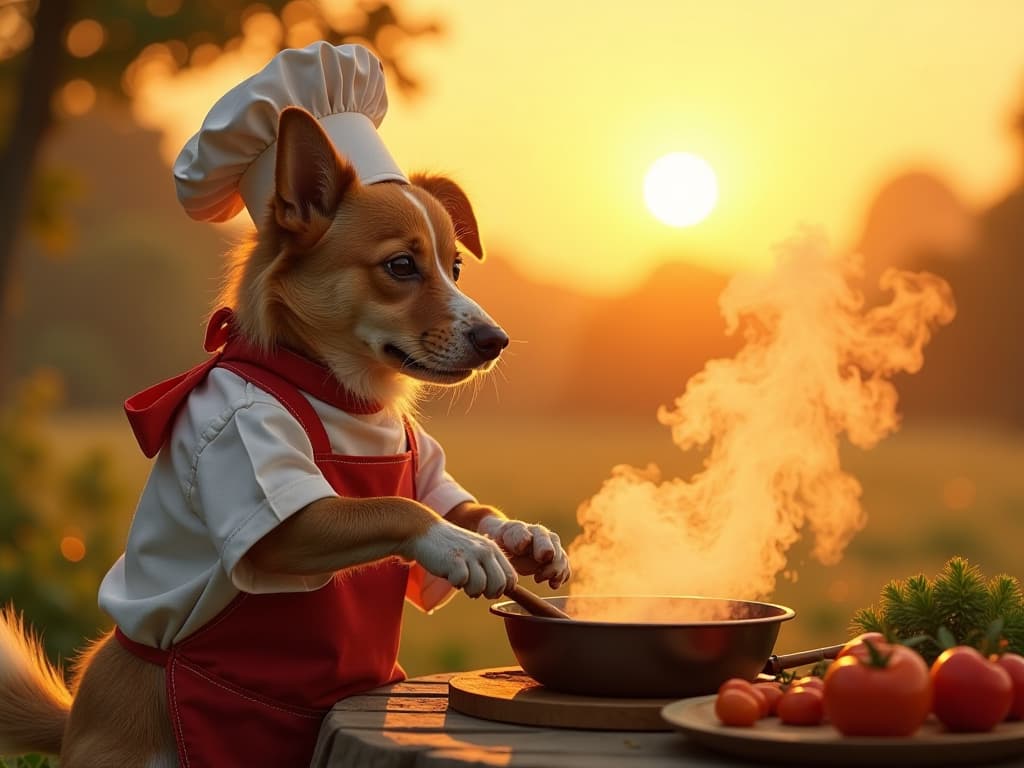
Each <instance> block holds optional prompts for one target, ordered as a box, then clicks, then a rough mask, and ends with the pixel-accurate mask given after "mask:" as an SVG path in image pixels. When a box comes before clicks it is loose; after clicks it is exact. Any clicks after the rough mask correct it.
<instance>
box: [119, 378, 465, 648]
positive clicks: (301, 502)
mask: <svg viewBox="0 0 1024 768" xmlns="http://www.w3.org/2000/svg"><path fill="white" fill-rule="evenodd" d="M307 398H308V399H309V402H310V404H311V405H312V406H313V408H314V410H315V411H316V413H317V415H318V416H319V417H320V419H321V420H322V421H323V424H324V427H325V429H326V430H327V435H328V437H329V439H330V442H331V448H332V451H333V452H334V453H337V454H344V455H349V456H385V455H392V454H396V453H402V452H404V451H405V450H407V448H406V444H405V443H406V438H405V431H404V428H403V425H402V422H401V420H400V419H398V418H396V417H394V416H392V415H389V414H387V413H386V412H384V411H381V412H378V413H374V414H352V413H347V412H345V411H342V410H340V409H338V408H335V407H334V406H331V405H328V404H327V403H324V402H322V401H320V400H317V399H315V398H313V397H310V396H308V395H307ZM413 430H414V433H415V438H416V442H417V448H418V450H419V462H418V468H417V473H416V489H417V493H418V495H419V500H420V501H421V502H422V503H423V504H425V505H427V506H428V507H430V508H431V509H433V510H434V511H436V512H437V513H438V514H440V515H445V514H447V513H448V512H449V511H450V510H451V509H452V508H454V507H455V506H456V505H458V504H460V503H462V502H464V501H472V500H473V497H472V495H471V494H469V493H468V492H467V491H466V490H465V489H463V488H462V487H461V486H460V485H459V484H458V483H457V482H455V480H454V479H452V477H451V475H449V474H448V473H447V472H446V471H445V457H444V451H443V450H442V448H441V446H440V445H439V444H438V443H437V441H436V440H434V439H433V438H432V437H430V436H429V435H428V434H427V433H426V432H424V431H423V429H422V428H421V427H420V426H419V425H418V424H416V423H415V422H413ZM336 495H337V494H336V492H335V491H334V490H333V489H332V488H331V486H330V484H329V483H328V482H327V480H326V479H325V478H324V476H323V475H322V474H321V473H320V470H319V469H317V467H316V465H315V464H314V462H313V447H312V445H311V444H310V442H309V438H308V437H307V435H306V433H305V431H304V430H303V428H302V426H301V425H300V424H299V422H298V421H297V420H296V419H295V418H294V417H293V416H292V415H291V414H290V413H289V412H288V411H287V410H286V409H285V408H284V406H283V405H281V403H280V402H278V400H276V399H275V398H274V397H273V396H271V395H269V394H267V393H266V392H264V391H263V390H261V389H259V388H258V387H256V386H255V385H253V384H251V383H249V382H247V381H245V380H244V379H242V378H241V377H239V376H237V375H236V374H234V373H232V372H230V371H228V370H225V369H223V368H214V369H213V370H212V371H211V372H210V374H209V375H208V376H207V378H206V380H205V381H204V382H203V383H202V384H201V385H200V386H199V387H197V388H196V389H195V390H194V391H193V392H192V393H191V395H190V396H189V397H188V399H187V400H186V401H185V403H184V404H183V405H182V407H181V410H180V411H179V413H178V415H177V416H176V420H175V423H174V429H173V431H172V433H171V436H170V438H169V440H168V441H167V443H166V444H165V445H164V447H163V448H162V449H161V451H160V453H159V454H158V455H157V458H156V462H155V464H154V466H153V469H152V471H151V473H150V476H149V479H148V481H147V482H146V486H145V488H144V489H143V492H142V496H141V498H140V499H139V503H138V506H137V508H136V510H135V517H134V519H133V520H132V525H131V530H130V531H129V533H128V543H127V545H126V547H125V552H124V554H123V555H122V556H121V557H120V558H119V559H118V560H117V562H116V563H114V565H113V567H112V568H111V569H110V571H109V572H108V573H107V575H106V577H105V578H104V579H103V583H102V584H101V585H100V591H99V603H100V607H101V608H102V609H103V610H104V611H106V612H107V613H108V614H110V616H111V617H112V618H113V619H114V621H115V622H117V625H118V626H119V627H120V628H121V631H122V632H124V633H125V634H126V635H128V637H130V638H131V639H133V640H135V641H137V642H140V643H144V644H146V645H151V646H155V647H159V648H168V647H170V646H171V645H172V644H174V643H176V642H179V641H180V640H182V639H184V638H186V637H187V636H188V635H190V634H191V633H193V632H195V631H196V630H197V629H199V628H200V627H202V626H203V625H204V624H206V623H207V622H208V621H210V620H211V619H212V618H214V617H215V616H216V615H217V614H218V613H220V611H221V610H223V609H224V608H225V607H226V606H227V605H228V603H230V602H231V601H232V600H233V599H234V598H235V596H237V595H238V593H239V592H240V591H245V592H252V593H261V592H263V593H265V592H301V591H308V590H313V589H317V588H319V587H321V586H323V585H324V584H326V583H327V582H328V581H329V580H330V578H331V575H332V574H321V575H316V576H301V575H287V574H278V573H265V572H263V571H260V570H258V569H256V568H255V567H254V566H253V565H252V564H251V563H250V562H249V561H248V560H246V559H244V557H243V556H244V555H245V553H246V552H247V551H248V550H249V548H250V547H251V546H252V545H253V544H255V543H256V542H257V541H259V539H260V538H262V537H263V536H265V535H266V534H267V533H268V532H270V531H271V530H273V529H274V528H275V527H276V526H278V525H280V524H281V522H283V521H284V520H286V519H288V517H289V516H290V515H292V514H294V513H295V512H297V511H298V510H300V509H301V508H302V507H304V506H306V505H307V504H309V503H311V502H313V501H316V500H317V499H322V498H325V497H330V496H336ZM451 594H452V588H451V586H450V585H449V584H448V582H447V581H445V580H443V579H438V578H435V577H432V576H429V575H428V577H427V581H426V582H425V584H424V588H423V594H422V598H421V601H420V602H421V603H422V604H421V605H420V607H421V608H423V609H424V610H430V609H432V608H434V607H436V606H437V605H439V604H441V603H442V602H444V600H446V599H447V598H448V597H449V596H450V595H451Z"/></svg>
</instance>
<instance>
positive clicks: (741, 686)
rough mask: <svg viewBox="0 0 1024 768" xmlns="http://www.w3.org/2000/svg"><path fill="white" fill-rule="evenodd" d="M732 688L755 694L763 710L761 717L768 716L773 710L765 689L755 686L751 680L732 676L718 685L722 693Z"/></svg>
mask: <svg viewBox="0 0 1024 768" xmlns="http://www.w3.org/2000/svg"><path fill="white" fill-rule="evenodd" d="M732 690H736V691H743V692H744V693H747V694H749V695H751V696H753V697H754V699H755V700H756V701H757V706H758V707H759V708H760V710H761V717H765V716H767V715H768V714H769V712H770V711H771V707H770V706H769V704H768V698H767V696H765V694H764V692H763V691H761V690H760V689H758V688H755V687H754V684H753V683H752V682H750V681H749V680H744V679H743V678H741V677H731V678H729V679H728V680H726V681H725V682H724V683H722V684H721V685H720V686H719V687H718V692H719V693H720V694H721V693H723V692H724V691H732Z"/></svg>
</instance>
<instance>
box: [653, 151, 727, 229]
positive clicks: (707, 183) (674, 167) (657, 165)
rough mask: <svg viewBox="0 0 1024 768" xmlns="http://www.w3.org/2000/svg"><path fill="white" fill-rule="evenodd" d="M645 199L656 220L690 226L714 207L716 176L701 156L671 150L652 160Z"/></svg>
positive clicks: (716, 197)
mask: <svg viewBox="0 0 1024 768" xmlns="http://www.w3.org/2000/svg"><path fill="white" fill-rule="evenodd" d="M644 201H645V202H646V203H647V207H648V209H650V211H651V213H653V214H654V216H655V217H656V218H657V219H658V220H659V221H661V222H663V223H665V224H668V225H669V226H672V227H689V226H692V225H694V224H697V223H699V222H701V221H703V220H704V219H706V218H707V217H708V214H710V213H711V211H712V210H714V207H715V203H717V202H718V179H717V178H716V177H715V172H714V171H713V170H712V168H711V166H710V165H708V164H707V162H706V161H705V160H704V159H703V158H700V157H697V155H691V154H688V153H685V152H673V153H671V154H668V155H665V156H664V157H660V158H658V159H657V160H655V161H654V164H653V165H651V167H650V169H649V170H648V171H647V176H646V177H644Z"/></svg>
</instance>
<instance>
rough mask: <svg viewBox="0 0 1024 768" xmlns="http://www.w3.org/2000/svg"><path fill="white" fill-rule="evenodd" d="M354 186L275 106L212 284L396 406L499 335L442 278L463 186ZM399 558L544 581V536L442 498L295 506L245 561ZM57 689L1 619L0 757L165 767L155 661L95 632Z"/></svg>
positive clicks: (464, 216) (52, 675) (291, 566)
mask: <svg viewBox="0 0 1024 768" xmlns="http://www.w3.org/2000/svg"><path fill="white" fill-rule="evenodd" d="M411 181H412V183H411V184H410V185H408V186H406V185H400V184H394V183H384V184H376V185H369V186H367V185H363V184H361V183H360V181H359V179H358V177H357V175H356V173H355V171H354V170H353V168H352V167H351V165H350V164H349V163H348V162H347V161H346V160H345V159H344V158H342V157H340V156H339V155H338V154H337V152H336V151H335V149H334V147H333V146H332V144H331V143H330V141H329V139H328V138H327V137H326V136H325V135H324V134H323V132H322V131H321V129H320V127H319V125H318V124H317V123H316V121H315V120H313V119H312V117H310V116H309V115H308V114H307V113H305V112H304V111H302V110H300V109H295V108H289V109H287V110H285V111H284V112H283V113H282V115H281V118H280V125H279V138H278V146H277V173H276V194H275V195H274V198H273V200H272V201H271V203H270V206H269V208H268V212H267V216H268V220H267V225H266V226H264V227H262V228H261V229H260V233H259V234H258V235H256V236H254V238H253V239H252V240H251V242H249V243H248V244H246V245H245V246H243V247H241V248H240V249H239V250H238V251H237V253H236V254H235V257H234V260H233V266H232V268H231V270H230V273H229V277H228V279H227V281H226V286H225V288H224V292H223V297H222V298H223V303H224V304H226V305H228V306H230V307H232V308H234V311H235V315H236V317H237V324H238V329H239V333H240V334H241V335H242V336H244V337H245V338H246V339H247V340H248V341H250V342H251V343H253V344H255V345H257V346H259V347H261V348H265V349H270V348H275V347H286V348H288V349H291V350H294V351H297V352H299V353H300V354H302V355H304V356H305V357H308V358H310V359H312V360H316V361H320V362H321V363H323V364H325V365H326V366H328V367H329V368H330V369H331V371H332V372H333V373H334V374H335V376H336V377H337V379H338V380H340V381H341V382H342V383H343V384H344V386H345V387H346V388H348V389H349V390H350V391H351V392H352V393H353V394H355V395H356V396H358V397H361V398H364V399H366V400H372V401H377V402H379V403H382V404H383V405H384V406H385V407H386V408H389V409H392V410H393V411H395V412H397V413H399V414H402V415H408V414H410V413H411V410H412V408H413V407H414V404H415V402H416V398H417V396H418V394H419V393H420V391H421V389H422V388H423V386H424V384H440V385H451V384H456V383H459V382H464V381H467V380H468V379H470V378H471V377H473V376H474V375H476V374H477V373H479V372H482V371H486V370H488V369H490V368H491V367H492V366H493V365H494V363H495V361H496V360H497V358H498V356H499V354H500V352H501V350H502V349H503V348H504V346H505V345H506V344H507V343H508V338H507V336H506V335H505V333H504V331H502V330H501V328H499V327H498V326H497V325H496V323H494V321H493V320H492V319H491V318H490V317H488V315H487V314H486V313H485V312H484V311H483V310H482V309H481V308H480V307H479V306H478V305H477V304H476V303H475V302H473V301H472V300H470V299H469V298H468V297H466V296H465V295H464V294H463V293H462V292H461V291H460V290H459V289H458V287H457V285H456V281H457V280H458V276H459V270H460V267H461V256H460V255H459V254H458V251H457V247H456V241H457V240H458V241H461V242H462V243H463V245H464V246H465V247H466V248H467V249H468V250H469V251H471V252H472V253H473V254H474V255H475V256H477V257H479V258H482V256H483V253H482V249H481V246H480V238H479V235H478V232H477V226H476V221H475V218H474V214H473V211H472V208H471V206H470V203H469V201H468V199H467V198H466V195H465V194H464V193H463V192H462V190H461V189H460V188H459V187H458V186H457V185H456V184H455V183H453V182H452V181H450V180H448V179H446V178H444V177H439V176H414V177H412V179H411ZM394 556H398V557H400V558H403V559H405V560H407V561H415V562H416V563H419V564H420V565H422V566H423V568H424V569H425V570H426V571H428V572H429V573H431V574H434V575H435V576H439V577H441V578H444V579H447V580H448V581H449V582H450V583H451V584H452V585H454V586H456V587H460V588H462V589H463V590H464V591H465V592H467V593H468V594H469V595H471V596H479V595H481V594H482V595H486V596H487V597H490V598H494V597H497V596H499V595H500V594H501V593H502V592H503V591H504V590H505V589H506V588H507V587H509V586H511V585H512V584H514V582H515V579H516V571H518V572H519V573H523V574H533V575H534V576H535V578H536V580H537V581H538V582H540V581H547V582H549V583H550V584H551V585H552V586H554V587H557V586H559V585H560V584H561V583H563V582H564V581H565V580H566V579H568V577H569V566H568V563H567V560H566V556H565V553H564V552H563V550H562V548H561V545H560V543H559V540H558V537H557V536H556V535H555V534H553V533H551V532H549V531H548V530H547V529H545V528H544V527H542V526H536V525H527V524H525V523H521V522H518V521H510V520H507V519H506V518H505V517H504V515H502V514H501V513H500V512H499V511H498V510H496V509H494V508H493V507H489V506H484V505H479V504H475V503H469V502H466V503H463V504H459V505H458V506H457V507H456V508H455V509H453V510H451V511H450V512H449V513H448V514H447V516H446V517H444V518H442V517H440V516H439V515H438V514H436V513H435V512H434V511H432V510H431V509H429V508H427V507H426V506H424V505H423V504H420V503H419V502H417V501H414V500H411V499H406V498H397V497H378V498H368V499H358V498H342V497H331V498H324V499H320V500H318V501H316V502H313V503H311V504H308V505H307V506H305V507H303V508H302V509H301V510H300V511H298V512H296V513H295V514H293V515H292V516H291V517H289V518H288V519H287V520H286V521H285V522H283V523H281V524H280V525H279V526H278V527H277V528H275V529H274V530H273V531H272V532H271V533H269V534H268V535H266V536H265V537H264V538H262V539H261V540H260V541H259V542H257V543H256V544H255V545H254V546H253V547H252V548H251V549H250V550H249V551H248V553H247V554H246V555H245V557H247V558H249V559H251V561H252V562H253V564H254V565H255V566H256V567H258V568H260V569H262V570H264V571H267V572H276V573H284V574H306V573H308V574H320V573H325V572H331V571H339V570H342V569H346V568H350V567H352V566H357V565H360V564H365V563H371V562H374V561H377V560H380V559H382V558H388V557H394ZM73 672H74V673H73V677H72V681H71V684H70V686H69V687H66V686H65V683H64V680H63V678H62V676H61V674H60V672H59V671H57V670H55V669H53V668H52V667H51V666H50V665H49V664H48V663H47V662H46V660H45V658H44V656H43V654H42V652H41V650H40V648H39V646H38V644H37V643H36V642H35V640H34V639H32V638H31V636H30V635H29V634H27V633H26V632H25V630H24V628H23V627H22V626H21V622H20V621H19V620H18V619H17V617H16V615H15V613H14V611H13V609H9V610H8V611H7V612H6V613H5V614H3V615H2V616H0V753H3V752H8V753H16V752H25V751H36V752H48V753H59V754H60V761H61V766H62V768H83V767H86V766H88V767H89V768H103V767H105V766H118V767H121V766H172V765H177V764H178V761H177V756H176V752H175V741H174V737H173V734H172V732H171V728H170V723H169V719H168V712H167V698H166V695H165V680H164V670H163V669H162V668H161V667H159V666H156V665H153V664H150V663H147V662H145V661H143V660H141V659H139V658H137V657H135V656H133V655H132V654H130V653H129V652H127V651H126V650H125V649H124V648H123V647H122V646H121V645H120V644H119V643H117V642H113V641H112V635H111V634H107V635H105V636H103V637H102V638H100V639H99V640H98V641H96V642H95V643H93V644H92V645H90V646H89V647H88V648H87V649H86V650H84V651H83V652H82V653H81V655H80V656H79V657H78V659H77V660H76V662H75V664H74V670H73Z"/></svg>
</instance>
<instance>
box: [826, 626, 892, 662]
mask: <svg viewBox="0 0 1024 768" xmlns="http://www.w3.org/2000/svg"><path fill="white" fill-rule="evenodd" d="M865 640H869V641H870V642H871V644H872V645H875V646H877V645H880V644H883V643H885V635H883V634H882V633H881V632H864V633H862V634H860V635H857V636H856V637H852V638H850V639H849V640H848V641H847V642H846V645H844V646H843V648H842V650H841V651H839V653H837V654H836V658H837V659H841V658H843V656H849V655H850V654H851V653H853V652H855V651H856V652H860V651H863V652H864V653H865V655H866V654H867V652H868V649H867V646H865V645H864V641H865Z"/></svg>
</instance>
